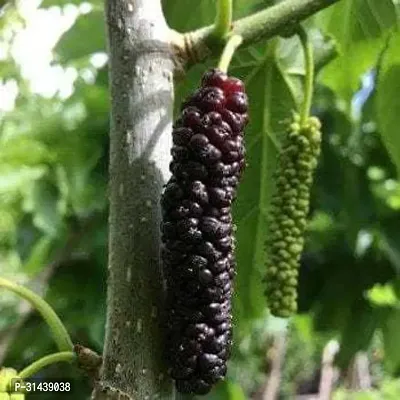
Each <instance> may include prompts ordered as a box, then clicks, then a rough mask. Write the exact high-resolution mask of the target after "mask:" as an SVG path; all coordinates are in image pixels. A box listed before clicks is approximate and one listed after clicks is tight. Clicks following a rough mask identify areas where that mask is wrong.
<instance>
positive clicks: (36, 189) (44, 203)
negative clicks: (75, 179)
mask: <svg viewBox="0 0 400 400" xmlns="http://www.w3.org/2000/svg"><path fill="white" fill-rule="evenodd" d="M58 197H59V194H58V191H57V189H56V188H55V187H54V186H53V185H51V184H49V183H48V182H46V181H41V182H38V183H37V184H36V185H34V186H33V187H32V190H31V191H30V192H29V193H28V194H27V196H26V198H25V202H24V204H23V209H24V211H25V212H30V213H32V216H33V224H34V225H35V226H36V227H37V228H38V229H40V230H41V231H42V232H44V233H46V234H47V235H49V236H52V237H56V236H57V235H58V234H59V233H60V232H61V227H62V218H63V215H62V214H61V213H60V212H59V209H58Z"/></svg>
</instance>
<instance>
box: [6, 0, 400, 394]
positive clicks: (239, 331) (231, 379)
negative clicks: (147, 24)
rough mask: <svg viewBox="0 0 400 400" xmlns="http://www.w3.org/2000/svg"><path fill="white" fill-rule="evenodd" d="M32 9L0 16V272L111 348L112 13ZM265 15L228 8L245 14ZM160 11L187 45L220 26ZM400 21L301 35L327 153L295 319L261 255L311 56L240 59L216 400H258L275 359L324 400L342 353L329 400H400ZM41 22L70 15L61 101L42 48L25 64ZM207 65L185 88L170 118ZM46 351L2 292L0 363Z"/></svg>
mask: <svg viewBox="0 0 400 400" xmlns="http://www.w3.org/2000/svg"><path fill="white" fill-rule="evenodd" d="M25 3H27V2H25ZM33 3H34V2H33ZM33 3H30V5H29V6H26V4H25V5H24V2H23V1H21V2H16V3H9V4H8V5H7V6H5V7H3V8H2V10H1V11H0V17H1V19H0V106H1V107H0V270H1V275H2V276H4V277H6V278H9V279H12V280H18V281H19V282H22V283H25V284H28V285H29V286H31V287H32V288H34V289H35V290H36V291H38V292H39V293H43V294H44V295H45V298H46V300H47V301H48V302H49V303H50V304H51V305H52V306H54V308H55V310H56V311H57V313H58V314H59V315H60V316H61V318H62V320H63V321H64V322H65V324H66V326H67V328H68V330H69V332H70V333H71V335H72V337H73V340H74V342H78V343H81V344H83V345H87V346H88V347H90V348H93V349H95V350H97V351H98V352H101V351H102V344H103V338H104V321H105V301H106V298H105V296H106V286H105V284H106V273H107V189H106V188H107V180H108V176H107V164H108V140H109V138H108V131H109V99H108V78H107V63H106V60H107V59H106V56H105V51H106V50H105V34H104V32H105V29H104V15H103V4H102V3H103V2H102V1H100V0H92V1H91V2H90V3H88V2H85V3H82V2H81V1H80V0H43V1H42V2H41V3H40V7H41V9H39V10H36V5H35V4H33ZM272 3H273V1H272V0H268V1H260V0H236V1H235V2H234V4H235V17H241V16H244V15H247V14H249V13H250V12H253V11H255V10H257V9H262V8H264V7H266V6H268V5H270V4H272ZM38 5H39V4H38ZM163 7H164V11H165V14H166V17H167V20H168V22H169V24H170V26H171V27H173V28H174V29H177V30H178V31H182V32H183V31H187V30H189V29H193V28H197V27H200V26H202V25H204V24H209V23H212V21H213V18H214V13H215V5H214V1H213V0H199V1H196V2H193V0H164V1H163ZM26 10H29V13H28V12H27V11H26ZM399 12H400V5H399V3H398V1H395V0H379V1H378V0H370V1H366V0H342V1H341V2H339V3H338V4H337V5H334V6H333V7H331V8H329V9H327V10H324V11H323V12H321V13H319V14H318V15H316V16H314V17H313V18H311V19H309V20H308V21H307V24H306V27H307V29H308V31H309V33H310V35H312V37H313V41H314V45H315V52H316V60H317V67H318V71H319V73H318V75H317V85H316V91H315V97H314V104H313V112H314V114H315V115H317V116H319V118H320V119H321V121H322V123H323V153H322V157H321V160H320V165H319V167H318V171H317V178H316V183H315V186H314V190H313V197H312V211H311V216H310V223H309V226H308V233H307V246H306V250H305V253H304V256H303V259H302V267H301V273H300V288H299V290H300V312H299V315H298V316H296V317H295V318H293V319H292V320H290V321H289V322H286V321H284V320H280V319H276V318H272V317H270V316H269V315H268V310H267V306H266V301H265V298H264V297H263V284H262V281H261V279H262V277H263V274H264V258H263V257H264V256H263V246H262V243H263V241H264V239H265V231H266V224H265V221H266V215H267V212H268V203H269V198H270V194H271V188H272V185H273V181H272V178H271V176H272V173H273V170H274V166H275V161H276V154H277V152H278V151H279V147H280V140H281V136H282V131H283V128H284V124H283V122H284V121H285V120H286V119H287V118H288V117H290V115H291V112H292V110H293V109H295V108H296V105H297V104H299V102H300V101H301V98H302V86H301V80H302V77H303V75H304V65H303V59H302V52H301V48H300V45H299V42H298V39H297V38H289V39H283V38H277V39H273V40H270V41H269V42H264V43H261V44H258V45H254V46H252V47H249V48H246V49H243V50H241V51H239V52H238V54H237V56H236V57H235V59H234V61H233V64H232V67H231V69H230V73H231V74H233V75H236V76H238V77H240V78H242V79H243V80H244V81H245V82H246V85H247V89H248V93H249V96H250V107H251V109H250V115H251V124H250V125H249V128H248V130H247V132H246V143H247V154H248V156H247V157H248V162H249V167H248V169H247V170H246V173H245V177H244V180H243V184H242V185H241V188H240V192H239V198H238V201H237V203H236V206H235V219H236V223H237V226H238V232H237V239H238V248H237V258H238V275H237V278H236V295H235V304H234V306H235V316H234V320H235V348H234V352H233V358H232V361H231V363H230V368H229V376H228V379H227V381H226V382H225V383H222V384H221V385H219V387H218V388H217V389H216V390H215V391H214V392H213V393H212V394H210V395H209V398H210V399H211V398H212V399H232V400H233V399H234V400H240V399H246V398H250V397H251V396H253V397H254V398H259V399H261V398H263V397H262V396H265V395H266V391H267V390H268V383H269V384H270V382H271V379H268V378H269V377H272V376H273V374H272V372H273V371H274V367H276V365H277V362H278V361H279V358H280V357H282V358H283V361H282V366H281V368H280V370H281V377H280V385H279V386H280V398H282V399H293V398H295V397H296V394H297V395H300V394H312V393H317V392H318V390H319V389H318V387H319V382H320V379H321V360H322V356H323V353H324V351H325V353H326V354H327V353H329V352H331V353H332V354H335V351H333V350H332V349H335V347H336V348H338V349H339V351H338V352H337V354H336V357H335V361H336V364H337V367H338V370H337V371H338V372H337V374H336V375H335V379H334V381H335V388H336V389H335V390H336V392H335V394H334V399H337V400H339V399H340V400H341V399H355V400H361V399H398V398H400V381H398V380H397V379H396V377H397V376H398V374H400V345H399V343H398V337H399V334H400V307H399V306H400V278H399V273H400V230H399V226H400V213H399V210H400V185H399V181H398V171H399V169H400V135H399V134H398V129H399V126H400V112H399V111H400V97H399V96H398V93H399V92H400V32H399V31H398V23H399V19H398V16H399V14H398V13H399ZM37 13H48V15H50V16H54V17H57V18H59V19H60V18H61V17H63V18H64V19H63V21H64V22H63V23H64V25H65V33H63V34H62V35H61V37H60V39H59V40H58V37H57V35H54V37H50V39H49V41H50V45H49V47H51V48H52V47H53V46H52V44H54V48H52V53H51V60H50V61H51V65H52V67H51V70H52V71H53V73H54V74H55V75H54V76H56V77H58V78H57V79H54V76H53V82H55V84H57V85H56V86H57V87H56V86H55V84H54V85H53V86H52V85H50V87H47V88H46V85H45V83H46V80H47V79H50V78H51V77H52V76H51V75H46V74H44V73H43V75H42V77H41V79H42V81H43V85H44V86H43V87H44V88H45V89H46V90H45V89H43V88H42V89H41V90H39V89H38V88H37V87H36V88H35V86H34V85H33V84H32V79H30V78H29V76H28V75H29V74H28V73H27V68H28V67H29V60H30V59H31V60H33V61H35V62H36V61H37V60H36V59H35V58H36V57H37V54H36V53H35V46H34V38H33V37H32V43H31V45H32V49H29V42H27V45H26V46H25V48H24V51H25V53H26V54H28V56H26V57H25V61H24V62H21V57H19V54H18V51H17V50H16V49H18V48H20V47H21V46H19V47H18V43H19V41H20V40H21V36H22V34H23V32H26V31H27V30H28V32H29V29H31V30H33V31H34V30H35V29H37V30H41V29H42V30H46V29H47V28H48V27H47V26H46V25H44V26H43V25H41V26H36V27H35V26H33V27H32V24H31V22H30V18H31V17H30V16H32V15H37ZM42 15H44V14H42ZM50 19H51V18H49V20H50ZM60 21H61V19H60ZM68 25H70V27H69V26H68ZM49 32H50V31H49ZM50 34H51V32H50V33H49V35H50ZM42 36H43V35H42ZM52 41H53V42H54V43H51V42H52ZM33 61H32V63H33ZM208 64H209V65H215V60H212V61H211V62H210V63H208ZM35 65H37V62H36V63H35ZM205 68H206V66H205V65H200V66H196V67H195V68H193V69H191V70H190V71H189V73H188V74H187V75H186V76H185V77H182V76H179V77H178V78H177V82H176V84H177V86H176V104H177V106H178V105H179V104H180V102H181V101H182V99H183V98H184V97H185V95H186V94H187V93H188V92H190V91H191V90H193V88H194V87H195V86H196V85H197V83H198V81H199V77H200V75H201V74H202V73H203V71H204V70H205ZM54 71H56V72H57V73H56V72H54ZM57 74H58V75H57ZM68 82H69V83H70V85H68ZM2 99H3V100H2ZM4 99H9V101H8V103H7V101H5V100H4ZM14 100H15V101H14ZM165 151H168V149H165ZM283 342H284V343H283ZM282 344H284V346H283V345H282ZM327 344H329V345H328V346H327ZM277 349H278V350H277ZM279 349H280V350H279ZM283 349H285V350H283ZM53 350H55V349H54V345H53V343H52V342H51V340H50V336H49V334H48V330H47V327H46V326H45V325H44V323H43V321H42V320H41V319H40V318H39V317H38V316H37V315H36V314H35V313H32V312H31V310H30V309H29V308H28V307H27V306H26V304H23V303H21V302H20V301H19V299H17V298H16V297H15V296H13V295H11V294H9V293H6V292H4V291H1V292H0V365H1V364H2V365H5V366H9V367H14V368H16V369H20V368H22V367H23V366H25V365H27V364H28V363H30V362H32V361H33V360H35V359H37V358H39V357H40V356H43V355H44V354H47V353H49V352H50V351H53ZM278 367H279V366H278ZM43 374H45V375H46V376H53V377H58V378H66V377H68V379H72V380H73V381H74V382H75V389H76V392H75V393H74V394H73V395H72V396H73V397H71V398H73V399H77V400H79V399H84V398H88V396H89V393H90V387H89V384H88V383H87V381H86V379H85V377H83V376H81V375H79V374H78V372H77V371H76V370H75V369H74V368H72V367H70V366H68V365H61V364H60V365H55V366H52V367H51V368H48V369H47V370H45V371H44V372H43ZM355 389H362V390H363V391H359V392H358V393H353V391H354V390H355ZM49 398H50V397H49ZM51 398H54V395H53V397H51ZM264 398H266V399H267V397H264ZM43 399H45V396H44V395H43Z"/></svg>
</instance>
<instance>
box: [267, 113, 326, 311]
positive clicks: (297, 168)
mask: <svg viewBox="0 0 400 400" xmlns="http://www.w3.org/2000/svg"><path fill="white" fill-rule="evenodd" d="M320 128H321V124H320V122H319V120H318V119H317V118H315V117H310V118H309V119H308V120H307V122H306V124H304V125H303V126H300V123H299V117H298V116H295V117H294V122H293V123H292V124H291V125H290V128H289V132H288V134H287V136H286V138H285V141H284V143H283V146H282V151H281V153H280V155H279V158H278V165H277V169H276V171H275V182H276V189H275V192H274V194H273V197H272V201H271V209H270V215H269V221H268V226H269V235H268V239H267V241H266V251H267V273H266V284H267V289H266V295H267V298H268V301H269V308H270V311H271V314H273V315H275V316H277V317H283V318H286V317H289V316H290V315H291V314H293V313H295V312H296V310H297V277H298V268H299V260H300V256H301V253H302V251H303V246H304V230H305V227H306V224H307V221H306V218H307V215H308V211H309V203H310V202H309V199H310V189H311V185H312V181H313V173H314V170H315V167H316V165H317V160H318V156H319V153H320V148H321V133H320Z"/></svg>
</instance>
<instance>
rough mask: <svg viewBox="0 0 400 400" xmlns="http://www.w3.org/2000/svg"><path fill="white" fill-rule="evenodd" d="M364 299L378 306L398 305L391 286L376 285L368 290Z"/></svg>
mask: <svg viewBox="0 0 400 400" xmlns="http://www.w3.org/2000/svg"><path fill="white" fill-rule="evenodd" d="M366 297H367V298H368V300H369V301H370V302H371V303H372V304H375V305H378V306H394V305H395V304H396V303H398V299H397V297H396V292H395V290H394V288H393V285H392V284H386V285H381V284H379V283H377V284H376V285H374V286H373V287H372V288H371V289H370V290H368V292H367V294H366Z"/></svg>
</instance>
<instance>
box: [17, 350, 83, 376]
mask: <svg viewBox="0 0 400 400" xmlns="http://www.w3.org/2000/svg"><path fill="white" fill-rule="evenodd" d="M76 358H77V357H76V354H75V353H74V352H72V351H62V352H59V353H54V354H50V355H48V356H45V357H42V358H40V359H39V360H37V361H35V362H33V363H32V364H31V365H28V366H27V367H26V368H24V369H23V370H22V371H21V372H19V373H18V377H20V378H21V379H26V378H29V377H31V376H33V375H35V374H37V373H38V372H39V371H40V370H41V369H43V368H45V367H47V366H48V365H50V364H54V363H57V362H62V361H64V362H73V361H75V360H76Z"/></svg>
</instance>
